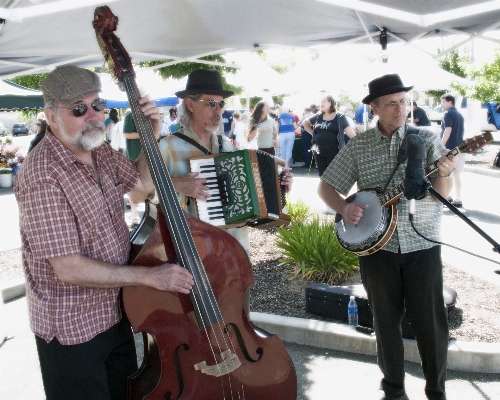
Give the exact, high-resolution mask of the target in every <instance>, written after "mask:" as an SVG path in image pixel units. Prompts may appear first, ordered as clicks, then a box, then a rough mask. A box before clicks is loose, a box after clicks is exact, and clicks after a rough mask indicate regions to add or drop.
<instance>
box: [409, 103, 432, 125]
mask: <svg viewBox="0 0 500 400" xmlns="http://www.w3.org/2000/svg"><path fill="white" fill-rule="evenodd" d="M408 118H411V112H409V113H408ZM413 122H414V123H415V125H417V126H431V121H429V118H428V117H427V113H426V112H425V110H424V109H422V108H420V107H419V106H418V105H417V102H416V101H414V102H413Z"/></svg>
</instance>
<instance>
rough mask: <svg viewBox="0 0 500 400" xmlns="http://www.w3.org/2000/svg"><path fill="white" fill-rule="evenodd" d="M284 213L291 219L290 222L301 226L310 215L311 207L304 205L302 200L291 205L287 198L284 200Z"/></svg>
mask: <svg viewBox="0 0 500 400" xmlns="http://www.w3.org/2000/svg"><path fill="white" fill-rule="evenodd" d="M286 212H287V214H288V215H289V216H290V218H291V219H292V221H295V222H297V223H298V224H303V223H304V222H305V221H306V220H307V218H309V215H311V207H310V206H309V205H308V204H306V203H305V202H304V201H303V200H301V199H299V200H297V201H296V202H295V203H292V202H291V201H290V199H289V198H288V197H287V199H286Z"/></svg>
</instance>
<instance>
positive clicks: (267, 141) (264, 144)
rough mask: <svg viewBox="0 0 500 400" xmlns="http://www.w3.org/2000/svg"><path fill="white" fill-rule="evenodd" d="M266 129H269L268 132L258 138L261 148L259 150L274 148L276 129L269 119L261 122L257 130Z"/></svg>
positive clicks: (260, 134) (261, 133)
mask: <svg viewBox="0 0 500 400" xmlns="http://www.w3.org/2000/svg"><path fill="white" fill-rule="evenodd" d="M264 127H265V128H267V129H266V131H265V132H259V136H258V137H257V145H258V146H259V149H268V148H270V147H274V137H273V131H274V130H275V129H276V127H275V125H274V121H273V120H272V119H271V118H269V117H268V118H267V119H265V120H264V121H262V122H259V123H258V125H257V129H260V128H264Z"/></svg>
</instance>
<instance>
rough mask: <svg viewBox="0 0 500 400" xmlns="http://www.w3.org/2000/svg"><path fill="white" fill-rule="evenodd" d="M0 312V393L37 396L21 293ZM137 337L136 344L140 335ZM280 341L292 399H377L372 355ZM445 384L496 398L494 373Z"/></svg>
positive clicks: (464, 393) (499, 387)
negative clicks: (294, 386) (1, 333)
mask: <svg viewBox="0 0 500 400" xmlns="http://www.w3.org/2000/svg"><path fill="white" fill-rule="evenodd" d="M2 312H3V316H2V320H3V321H4V330H5V333H6V334H7V335H8V337H9V340H7V341H5V342H4V343H3V345H2V346H1V347H0V399H2V400H28V399H29V400H43V399H44V398H45V396H44V392H43V385H42V380H41V376H40V369H39V365H38V358H37V353H36V346H35V340H34V336H33V334H32V333H31V331H30V329H29V325H28V318H27V308H26V300H25V298H21V299H18V300H14V301H12V302H9V303H7V304H5V305H4V307H3V311H2ZM137 339H138V349H139V350H141V349H142V347H141V345H140V336H137ZM285 346H286V348H287V350H288V352H289V354H290V357H291V359H292V362H293V364H294V366H295V371H296V375H297V379H298V387H299V392H298V396H297V399H299V400H329V399H331V400H338V399H343V400H358V399H364V400H371V399H373V400H377V399H380V397H381V393H380V392H379V391H378V390H377V388H378V385H379V381H380V379H381V377H382V376H381V373H380V370H379V369H378V366H377V363H376V357H374V356H367V355H362V354H356V353H347V352H341V351H332V350H329V349H322V348H318V347H313V346H304V345H297V344H293V343H285ZM405 370H406V390H407V393H408V396H409V398H410V399H411V400H425V395H424V392H423V390H424V385H425V381H424V379H423V374H422V370H421V368H420V365H419V364H417V363H412V362H405ZM446 388H447V396H448V399H449V400H454V399H460V400H462V399H466V400H496V399H500V374H483V373H472V372H460V371H448V374H447V382H446ZM89 400H90V399H89ZM249 400H253V399H249ZM276 400H278V399H276ZM287 400H288V399H287Z"/></svg>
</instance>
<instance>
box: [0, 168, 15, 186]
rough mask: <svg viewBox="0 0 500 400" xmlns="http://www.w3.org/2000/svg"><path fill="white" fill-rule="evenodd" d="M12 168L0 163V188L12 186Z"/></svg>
mask: <svg viewBox="0 0 500 400" xmlns="http://www.w3.org/2000/svg"><path fill="white" fill-rule="evenodd" d="M13 176H14V175H13V171H12V168H10V167H9V165H8V164H6V163H2V162H0V187H10V186H12V177H13Z"/></svg>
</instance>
